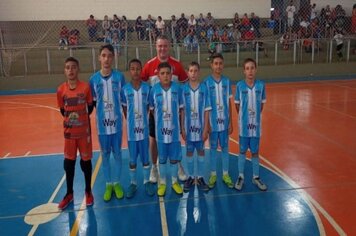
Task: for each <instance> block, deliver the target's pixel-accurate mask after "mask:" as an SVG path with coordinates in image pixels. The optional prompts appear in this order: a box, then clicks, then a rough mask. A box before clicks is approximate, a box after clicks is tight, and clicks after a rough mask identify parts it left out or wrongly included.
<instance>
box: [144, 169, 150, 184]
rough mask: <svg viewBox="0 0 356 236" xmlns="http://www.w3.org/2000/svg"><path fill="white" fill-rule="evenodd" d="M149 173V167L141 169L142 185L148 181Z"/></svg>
mask: <svg viewBox="0 0 356 236" xmlns="http://www.w3.org/2000/svg"><path fill="white" fill-rule="evenodd" d="M150 171H151V167H150V165H148V166H144V167H143V183H144V184H145V183H147V182H148V181H149V177H150Z"/></svg>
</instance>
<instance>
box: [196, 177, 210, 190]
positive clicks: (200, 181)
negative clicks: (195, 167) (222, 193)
mask: <svg viewBox="0 0 356 236" xmlns="http://www.w3.org/2000/svg"><path fill="white" fill-rule="evenodd" d="M197 184H198V188H199V189H200V190H202V191H204V192H207V191H209V186H208V185H207V184H206V183H205V181H204V178H203V177H199V178H198V179H197Z"/></svg>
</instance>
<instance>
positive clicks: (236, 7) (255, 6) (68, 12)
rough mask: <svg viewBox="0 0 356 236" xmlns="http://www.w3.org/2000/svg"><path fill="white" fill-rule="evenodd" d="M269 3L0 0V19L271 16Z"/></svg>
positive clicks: (262, 0)
mask: <svg viewBox="0 0 356 236" xmlns="http://www.w3.org/2000/svg"><path fill="white" fill-rule="evenodd" d="M270 7H271V0H174V1H173V0H35V1H31V0H0V21H35V20H85V19H87V18H88V17H89V15H90V14H93V15H94V16H95V18H96V19H102V18H103V17H104V15H109V17H112V15H113V14H117V15H119V16H122V15H126V17H127V18H128V19H136V17H137V16H139V15H142V17H143V18H144V19H146V17H147V14H151V15H152V16H153V17H154V18H156V17H157V16H159V15H160V16H162V17H163V19H170V16H171V15H172V14H175V15H176V16H180V14H181V13H182V12H183V13H185V15H186V16H188V15H190V14H194V15H198V14H199V13H203V14H204V16H205V15H206V14H207V13H208V12H211V13H212V15H213V17H215V18H232V17H233V15H234V13H235V12H238V13H239V15H243V14H244V13H248V14H250V13H251V12H255V13H256V14H257V15H258V16H260V17H269V16H270Z"/></svg>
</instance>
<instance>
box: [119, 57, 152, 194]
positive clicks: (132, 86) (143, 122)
mask: <svg viewBox="0 0 356 236" xmlns="http://www.w3.org/2000/svg"><path fill="white" fill-rule="evenodd" d="M141 70H142V64H141V61H140V60H138V59H133V60H131V61H130V63H129V72H130V76H131V82H130V83H127V84H125V86H124V87H123V89H122V91H121V94H122V108H123V112H124V115H125V117H126V121H127V125H126V127H127V144H128V147H129V152H130V163H129V166H130V179H131V184H130V186H129V188H128V190H127V192H126V197H127V198H132V197H133V196H134V195H135V193H136V190H137V180H136V179H137V177H136V175H137V174H136V166H137V157H138V155H140V158H141V162H142V165H143V184H144V186H145V190H146V193H147V194H148V195H149V196H153V195H154V190H153V184H152V183H151V182H150V181H149V175H150V162H149V155H148V151H149V139H148V112H149V104H148V95H149V92H150V86H149V85H148V84H147V83H145V82H141Z"/></svg>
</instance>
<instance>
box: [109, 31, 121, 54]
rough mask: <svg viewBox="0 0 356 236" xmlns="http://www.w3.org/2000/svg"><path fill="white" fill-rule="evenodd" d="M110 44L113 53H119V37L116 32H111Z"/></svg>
mask: <svg viewBox="0 0 356 236" xmlns="http://www.w3.org/2000/svg"><path fill="white" fill-rule="evenodd" d="M110 44H111V45H112V46H113V47H114V51H115V54H117V55H120V39H119V34H118V33H117V32H115V33H113V35H112V38H111V42H110Z"/></svg>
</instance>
